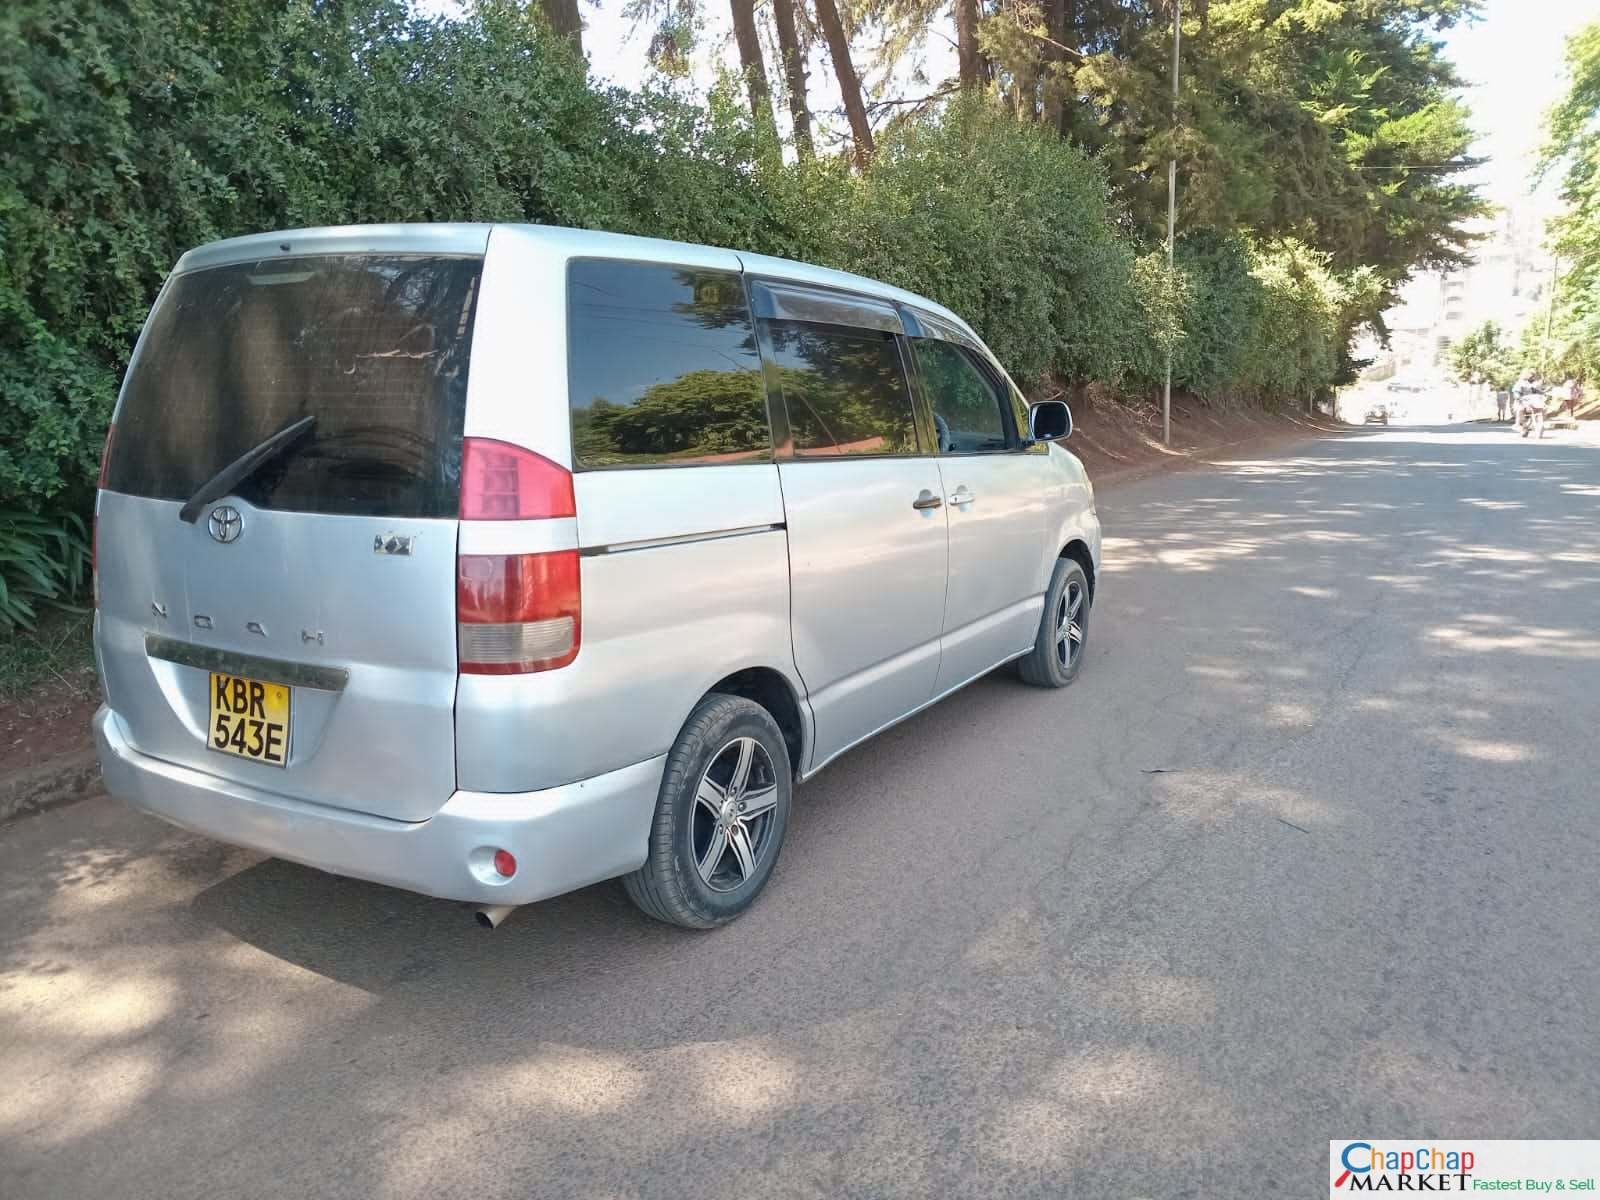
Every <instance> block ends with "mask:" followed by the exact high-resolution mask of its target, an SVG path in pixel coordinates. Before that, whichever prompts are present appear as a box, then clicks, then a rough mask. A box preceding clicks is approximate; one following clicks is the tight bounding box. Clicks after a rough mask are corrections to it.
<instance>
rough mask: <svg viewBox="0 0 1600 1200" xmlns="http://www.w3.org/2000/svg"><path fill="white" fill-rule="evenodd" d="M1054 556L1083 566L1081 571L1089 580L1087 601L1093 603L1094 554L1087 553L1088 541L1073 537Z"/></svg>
mask: <svg viewBox="0 0 1600 1200" xmlns="http://www.w3.org/2000/svg"><path fill="white" fill-rule="evenodd" d="M1056 557H1057V558H1070V559H1071V560H1072V561H1073V562H1075V563H1077V564H1078V565H1079V566H1080V567H1082V568H1083V573H1084V575H1085V576H1086V577H1087V578H1088V580H1089V603H1090V604H1093V603H1094V589H1095V577H1094V555H1092V554H1091V553H1089V543H1088V542H1086V541H1084V540H1083V539H1082V538H1073V539H1072V540H1071V541H1069V542H1068V543H1067V544H1066V545H1065V546H1063V547H1061V553H1060V554H1058V555H1056Z"/></svg>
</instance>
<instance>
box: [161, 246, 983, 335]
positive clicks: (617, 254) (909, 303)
mask: <svg viewBox="0 0 1600 1200" xmlns="http://www.w3.org/2000/svg"><path fill="white" fill-rule="evenodd" d="M496 228H503V229H514V230H517V231H518V232H520V233H523V234H527V235H531V236H533V237H536V238H538V239H539V240H540V241H543V242H547V243H552V244H554V245H555V246H557V247H558V248H559V249H560V250H561V251H562V252H563V253H565V254H567V255H568V256H569V257H578V256H581V255H586V254H592V255H597V256H600V257H605V258H626V257H629V256H630V255H634V254H638V255H643V256H645V257H648V258H650V259H655V260H660V259H661V258H663V257H670V253H671V251H672V250H673V249H675V248H681V249H685V250H691V249H692V250H696V251H702V252H703V251H704V250H707V249H712V250H717V249H725V248H722V247H706V246H701V245H699V244H697V243H694V242H673V241H667V240H665V239H662V238H646V237H636V236H634V235H632V234H625V233H606V232H603V231H601V230H595V229H572V228H569V227H567V226H562V225H533V224H520V223H495V224H490V223H486V222H482V223H480V222H462V223H448V224H446V223H431V224H430V223H420V222H419V223H396V224H389V225H328V226H321V227H315V228H307V229H286V230H280V231H277V232H271V233H253V234H247V235H246V236H244V237H235V238H225V239H223V240H221V241H216V242H208V243H207V244H205V245H203V246H197V247H195V248H194V249H193V250H190V251H189V252H188V253H186V254H184V255H183V257H181V258H180V259H179V260H178V263H177V266H175V267H174V268H173V270H174V272H175V273H177V272H184V271H197V270H203V269H205V268H207V267H217V266H224V265H226V264H229V263H238V262H250V261H252V260H255V259H260V258H276V257H279V256H280V255H288V256H295V257H297V256H300V255H306V254H363V253H365V254H373V253H390V254H403V253H412V254H414V253H417V252H418V251H430V252H433V253H436V254H483V253H484V252H485V251H486V249H487V247H488V244H489V236H490V234H491V233H492V232H493V231H494V230H495V229H496ZM726 252H727V253H731V254H734V255H737V256H738V258H739V261H740V262H741V263H742V264H743V266H744V269H745V271H746V272H748V273H749V274H752V275H765V276H776V277H778V278H781V279H785V280H789V281H792V282H797V283H811V284H815V285H817V286H819V287H831V288H839V289H842V290H845V291H853V292H858V293H861V294H863V295H867V296H874V297H876V298H878V299H881V300H887V301H890V302H891V303H895V304H903V305H905V306H906V307H908V308H913V309H921V310H922V311H923V312H926V313H930V314H933V315H936V316H939V317H942V318H943V319H945V320H947V321H950V322H952V323H954V324H955V325H956V326H957V327H959V328H961V329H963V330H965V331H966V332H967V333H969V334H971V335H972V336H973V337H974V338H977V334H976V333H974V332H973V330H972V327H971V326H970V325H968V324H967V322H966V321H965V320H963V319H962V318H961V317H960V316H958V315H957V314H956V313H954V312H951V311H950V310H949V309H948V308H946V307H945V306H944V305H942V304H940V303H938V302H937V301H934V300H930V299H928V298H927V297H926V296H920V295H918V294H917V293H915V292H909V291H906V290H905V289H904V288H898V287H895V286H894V285H892V284H888V283H884V282H882V281H881V280H877V279H869V278H867V277H866V276H864V275H855V274H852V273H850V272H849V271H838V270H835V269H833V268H832V267H820V266H817V265H816V264H814V263H805V262H797V261H795V260H793V259H787V258H775V257H773V256H771V255H767V254H755V253H752V252H750V251H748V250H737V249H732V248H726ZM980 340H981V339H980Z"/></svg>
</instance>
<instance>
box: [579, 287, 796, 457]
mask: <svg viewBox="0 0 1600 1200" xmlns="http://www.w3.org/2000/svg"><path fill="white" fill-rule="evenodd" d="M567 346H568V350H567V365H568V386H569V394H570V396H571V398H572V450H573V459H574V462H575V463H576V464H577V465H578V466H580V467H591V468H592V467H626V466H647V465H651V464H663V465H665V464H690V463H693V464H707V463H732V462H755V461H760V460H765V459H769V458H771V456H772V432H771V429H770V428H769V426H768V424H767V396H766V389H765V386H764V383H763V380H762V376H761V358H760V355H759V354H758V353H757V352H756V340H755V331H754V329H753V328H752V326H751V322H750V308H749V305H748V304H747V303H746V301H745V294H744V281H743V280H742V279H741V278H740V277H739V276H738V275H737V274H734V273H731V272H727V271H707V270H701V269H699V268H694V267H668V266H658V265H655V264H651V263H629V262H611V261H605V260H598V259H584V260H579V261H576V262H573V263H572V264H571V265H570V266H569V267H568V273H567Z"/></svg>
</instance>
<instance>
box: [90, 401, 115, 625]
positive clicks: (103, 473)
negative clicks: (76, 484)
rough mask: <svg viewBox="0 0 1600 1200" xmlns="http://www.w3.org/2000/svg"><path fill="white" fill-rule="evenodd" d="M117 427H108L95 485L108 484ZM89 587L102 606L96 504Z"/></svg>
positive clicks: (98, 527) (95, 604)
mask: <svg viewBox="0 0 1600 1200" xmlns="http://www.w3.org/2000/svg"><path fill="white" fill-rule="evenodd" d="M116 437H117V427H116V425H110V426H108V427H107V428H106V444H105V447H104V448H103V449H102V450H101V451H100V478H99V480H98V481H97V482H96V483H95V487H97V488H103V487H105V486H106V477H107V476H108V475H109V474H110V473H111V443H112V442H114V441H115V440H116ZM89 587H90V589H91V590H92V591H93V593H94V606H95V607H96V608H99V607H100V505H99V503H98V502H97V503H96V504H95V506H94V528H93V529H92V530H91V531H90V533H89Z"/></svg>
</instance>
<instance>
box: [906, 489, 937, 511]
mask: <svg viewBox="0 0 1600 1200" xmlns="http://www.w3.org/2000/svg"><path fill="white" fill-rule="evenodd" d="M943 503H944V501H943V500H941V499H939V497H937V496H935V495H934V494H933V493H932V492H930V491H929V490H928V489H927V488H923V489H922V494H921V495H919V496H918V497H917V498H916V499H915V500H913V501H912V502H911V507H912V508H915V509H917V510H919V511H920V510H922V509H925V508H938V507H939V506H940V505H941V504H943Z"/></svg>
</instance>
